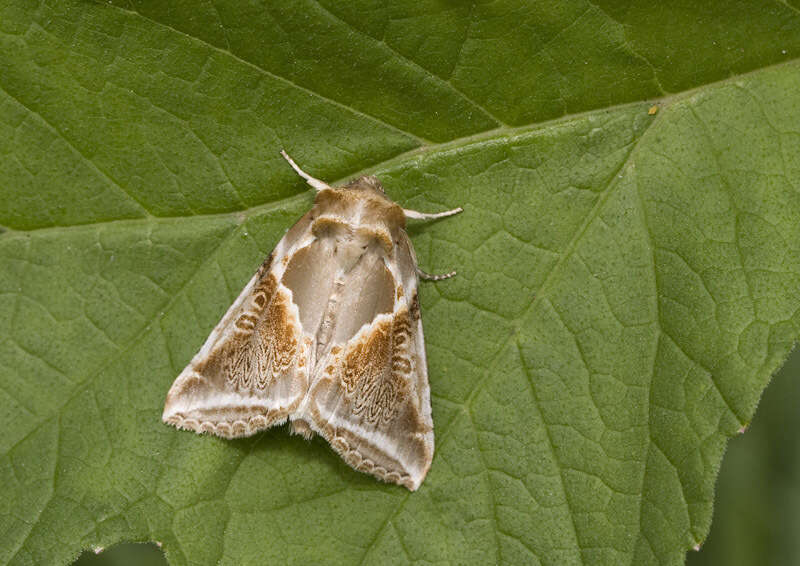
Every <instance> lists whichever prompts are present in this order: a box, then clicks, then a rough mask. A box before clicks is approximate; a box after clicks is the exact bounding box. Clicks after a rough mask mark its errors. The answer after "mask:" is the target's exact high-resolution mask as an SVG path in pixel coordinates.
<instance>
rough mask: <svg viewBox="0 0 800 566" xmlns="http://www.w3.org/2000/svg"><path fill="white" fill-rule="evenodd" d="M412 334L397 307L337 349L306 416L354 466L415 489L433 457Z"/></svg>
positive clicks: (311, 394) (406, 318)
mask: <svg viewBox="0 0 800 566" xmlns="http://www.w3.org/2000/svg"><path fill="white" fill-rule="evenodd" d="M412 332H413V327H412V324H411V320H410V317H409V312H408V308H407V307H406V306H405V304H403V303H401V306H400V308H399V310H397V311H395V312H394V313H392V314H386V315H380V316H378V317H377V318H376V320H375V321H374V322H373V323H372V324H371V325H370V326H369V327H366V328H364V329H362V331H360V332H359V333H358V334H356V336H354V337H353V339H352V340H350V342H348V344H347V345H346V346H345V347H344V348H343V349H342V348H335V349H334V351H333V352H332V354H331V357H330V358H329V359H328V363H327V366H326V367H325V368H324V370H323V373H322V375H321V376H320V377H319V378H318V379H317V380H316V382H315V383H314V385H313V386H312V388H311V391H309V397H308V405H307V410H306V412H305V415H304V416H305V417H306V418H308V419H310V421H311V426H312V428H314V429H315V430H316V431H317V432H319V434H321V435H322V436H323V437H325V439H326V440H328V442H329V443H330V444H331V446H332V447H333V448H334V449H335V450H336V451H337V452H338V453H339V454H340V455H341V456H342V458H343V459H344V460H345V461H346V462H347V463H348V464H349V465H351V466H352V467H353V468H355V469H357V470H360V471H363V472H367V473H370V474H373V475H375V476H377V477H379V478H381V479H383V480H384V481H388V482H392V483H397V484H400V485H404V486H406V487H408V488H409V489H412V490H414V489H416V488H417V487H418V486H419V484H420V483H421V482H422V480H423V479H424V477H425V474H426V473H427V471H428V468H429V467H430V463H431V459H432V457H433V425H432V422H431V420H430V410H428V411H425V410H424V408H423V407H422V406H421V398H422V396H421V395H420V394H419V392H418V391H417V390H416V389H417V381H416V378H415V370H416V367H415V366H416V359H415V354H414V349H413V345H412V344H413V335H412ZM425 386H427V383H426V384H425ZM426 414H427V415H428V416H427V418H426V416H425V415H426Z"/></svg>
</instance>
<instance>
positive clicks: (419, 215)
mask: <svg viewBox="0 0 800 566" xmlns="http://www.w3.org/2000/svg"><path fill="white" fill-rule="evenodd" d="M459 212H464V209H463V208H461V207H460V206H459V207H458V208H454V209H453V210H445V211H444V212H419V211H417V210H409V209H407V208H404V209H403V214H405V215H406V218H413V219H414V220H434V219H436V218H447V217H448V216H453V215H454V214H458V213H459Z"/></svg>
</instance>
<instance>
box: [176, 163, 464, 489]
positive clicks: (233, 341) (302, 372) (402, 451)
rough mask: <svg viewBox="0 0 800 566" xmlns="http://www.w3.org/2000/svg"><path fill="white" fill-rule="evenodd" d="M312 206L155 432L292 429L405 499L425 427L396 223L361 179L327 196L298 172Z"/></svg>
mask: <svg viewBox="0 0 800 566" xmlns="http://www.w3.org/2000/svg"><path fill="white" fill-rule="evenodd" d="M281 154H282V155H283V157H284V158H285V159H286V160H287V161H288V162H289V164H290V165H291V166H292V168H293V169H294V170H295V171H296V172H297V173H298V174H299V175H300V176H301V177H302V178H303V179H305V180H306V181H307V182H308V184H309V185H311V186H312V187H313V188H314V189H316V191H317V193H316V198H315V200H314V205H313V206H312V208H311V210H309V211H308V212H307V213H306V214H305V215H304V216H303V217H302V218H300V220H298V221H297V223H296V224H295V225H294V226H292V227H291V228H290V229H289V230H288V231H287V233H286V235H284V237H283V238H282V239H281V240H280V242H278V245H277V246H276V247H275V249H274V250H273V252H272V253H271V254H270V256H269V257H268V258H267V259H266V261H264V263H263V264H262V265H261V267H260V268H259V269H258V271H257V272H256V274H255V275H254V276H253V278H252V279H251V280H250V282H249V283H248V284H247V285H246V286H245V288H244V289H243V290H242V292H241V294H240V295H239V297H238V298H237V299H236V300H235V301H234V303H233V304H232V305H231V306H230V308H229V309H228V311H227V312H226V313H225V316H223V317H222V320H221V321H220V322H219V324H217V326H216V327H215V328H214V330H213V331H212V332H211V335H210V336H209V337H208V339H207V340H206V342H205V344H203V347H202V348H200V351H199V352H198V353H197V354H196V355H195V356H194V358H192V360H191V362H190V363H189V365H188V366H186V368H185V369H184V370H183V371H182V372H181V374H180V375H179V376H178V377H177V378H176V379H175V382H174V383H173V384H172V387H171V388H170V390H169V393H168V394H167V400H166V403H165V405H164V414H163V417H162V418H163V420H164V422H166V423H169V424H171V425H174V426H176V427H178V428H180V429H187V430H193V431H195V432H198V433H204V432H209V433H212V434H215V435H217V436H221V437H224V438H236V437H241V436H249V435H252V434H255V433H256V432H258V431H261V430H264V429H267V428H269V427H272V426H275V425H278V424H282V423H284V422H286V421H287V420H288V421H289V422H290V423H291V431H292V432H293V433H296V434H301V435H303V436H304V437H306V438H311V437H312V436H314V435H315V434H318V435H320V436H322V437H323V438H324V439H325V440H327V441H328V443H329V444H330V445H331V446H332V447H333V449H334V450H335V451H336V452H338V453H339V455H340V456H341V457H342V458H343V459H344V461H345V462H347V464H349V465H350V466H351V467H353V468H355V469H356V470H360V471H362V472H366V473H368V474H372V475H374V476H376V477H378V478H380V479H382V480H384V481H387V482H392V483H396V484H399V485H403V486H405V487H407V488H408V489H410V490H412V491H413V490H416V489H417V488H418V487H419V485H420V484H421V483H422V480H423V479H425V475H426V474H427V473H428V469H429V468H430V465H431V460H432V459H433V421H432V418H431V403H430V386H429V385H428V370H427V366H426V360H425V344H424V341H423V335H422V321H421V319H420V309H419V299H418V296H417V287H418V282H419V278H420V277H422V278H424V279H432V280H439V279H445V278H448V277H452V276H453V275H455V272H451V273H447V274H444V275H428V274H426V273H424V272H423V271H421V270H420V269H419V267H418V266H417V258H416V255H415V254H414V248H413V247H412V245H411V240H410V239H409V237H408V234H407V233H406V231H405V227H406V220H407V219H409V218H413V219H420V220H429V219H435V218H443V217H446V216H451V215H453V214H457V213H459V212H461V211H462V210H461V208H455V209H453V210H448V211H446V212H440V213H436V214H426V213H422V212H417V211H414V210H406V209H403V208H402V207H400V206H399V205H398V204H396V203H395V202H393V201H392V200H391V199H390V198H389V197H387V196H386V194H385V193H384V191H383V187H382V186H381V183H380V181H379V180H378V179H377V178H375V177H372V176H364V177H359V178H358V179H355V180H354V181H352V182H350V183H349V184H347V185H345V186H341V187H331V186H329V185H327V184H326V183H324V182H323V181H320V180H319V179H315V178H314V177H311V176H310V175H308V174H307V173H305V172H304V171H303V170H302V169H300V167H298V166H297V164H296V163H295V162H294V161H292V159H291V158H290V157H289V156H288V155H287V154H286V152H283V151H282V152H281Z"/></svg>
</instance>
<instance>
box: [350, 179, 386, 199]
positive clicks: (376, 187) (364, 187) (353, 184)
mask: <svg viewBox="0 0 800 566" xmlns="http://www.w3.org/2000/svg"><path fill="white" fill-rule="evenodd" d="M345 187H346V188H348V189H351V190H354V191H373V192H376V193H378V194H380V195H381V196H385V195H386V192H385V191H384V190H383V185H381V182H380V181H379V180H378V178H377V177H373V176H372V175H364V176H363V177H359V178H358V179H353V180H352V181H350V182H349V183H347V185H345Z"/></svg>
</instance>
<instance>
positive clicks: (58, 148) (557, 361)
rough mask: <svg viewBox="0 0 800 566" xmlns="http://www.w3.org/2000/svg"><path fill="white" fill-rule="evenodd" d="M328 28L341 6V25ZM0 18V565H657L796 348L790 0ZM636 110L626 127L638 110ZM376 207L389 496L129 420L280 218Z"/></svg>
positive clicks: (798, 252)
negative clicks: (396, 259)
mask: <svg viewBox="0 0 800 566" xmlns="http://www.w3.org/2000/svg"><path fill="white" fill-rule="evenodd" d="M340 4H341V5H340ZM384 4H385V3H383V2H377V1H375V2H371V3H370V2H347V3H336V2H333V1H331V0H319V1H316V2H315V1H296V2H295V1H290V2H262V3H251V4H248V5H242V4H240V3H235V2H228V1H225V0H213V1H212V2H207V3H203V4H199V5H194V3H189V2H185V3H184V2H170V3H163V2H155V1H152V2H138V1H132V2H128V1H124V2H123V1H120V2H117V3H103V4H91V3H86V2H78V1H74V0H73V1H69V0H67V1H63V0H62V1H58V2H56V1H52V2H48V1H45V0H43V1H41V2H34V1H32V0H31V1H25V0H9V1H7V2H4V3H3V4H2V5H0V225H2V226H4V228H3V229H2V230H3V233H2V234H1V235H0V328H3V331H2V333H0V409H1V410H0V426H2V430H4V434H3V435H2V437H0V485H2V488H1V489H2V492H0V533H2V535H0V560H2V561H3V562H6V563H13V564H58V563H66V562H68V561H69V560H70V559H71V558H74V557H75V556H77V555H78V553H79V551H80V550H81V549H84V548H87V547H90V546H109V545H111V544H113V543H115V542H117V541H120V540H137V541H144V540H157V541H160V542H162V543H163V548H164V550H165V552H166V554H167V557H168V559H169V560H170V562H171V563H172V564H189V563H191V564H216V563H220V564H272V563H286V562H291V563H294V564H312V563H313V564H351V563H361V564H384V563H400V564H402V563H412V562H416V563H422V562H425V563H455V564H489V563H505V564H613V565H616V564H637V565H639V564H663V563H666V564H680V563H682V562H683V558H684V552H685V550H686V549H687V548H690V547H693V546H695V545H696V544H698V543H699V542H701V541H703V539H704V538H705V536H706V534H707V532H708V529H709V524H710V520H711V512H712V499H713V488H714V478H715V476H716V472H717V469H718V467H719V463H720V460H721V457H722V453H723V450H724V447H725V443H726V440H727V438H728V437H730V436H731V435H733V434H735V433H736V432H737V430H738V429H739V428H740V427H741V426H742V425H744V424H746V423H748V422H749V421H750V419H751V418H752V415H753V412H754V410H755V406H756V403H757V401H758V399H759V396H760V394H761V392H762V390H763V388H764V387H765V385H766V383H767V382H768V380H769V378H770V375H771V374H772V373H773V372H774V371H775V370H776V369H777V368H778V366H779V365H780V364H781V362H782V361H783V360H784V359H785V357H786V355H787V354H788V352H789V350H790V348H791V346H792V344H793V343H794V341H795V340H796V339H797V337H798V330H800V327H799V326H800V314H798V313H800V291H798V289H800V181H798V178H799V177H800V157H798V156H800V96H799V95H798V94H797V93H798V88H797V85H798V84H800V63H798V60H797V59H796V57H797V53H798V52H800V8H799V7H798V6H797V5H796V4H795V5H793V4H792V2H771V3H767V4H759V5H755V4H753V3H749V2H705V3H703V5H702V6H693V5H688V4H679V3H676V2H673V3H666V4H665V3H661V4H659V5H656V4H653V3H652V2H638V3H627V4H624V5H623V4H622V3H617V2H604V1H603V2H596V3H592V4H590V3H582V2H573V3H563V2H548V3H536V4H533V3H527V2H513V1H503V0H501V1H499V2H488V3H475V4H469V5H466V4H465V5H462V4H459V3H449V4H445V3H441V2H434V1H432V0H431V1H423V2H416V1H415V2H411V1H408V2H406V1H400V2H393V3H391V4H392V5H391V6H385V5H384ZM651 107H653V109H654V110H656V112H655V114H653V113H651V112H649V111H648V110H649V109H650V108H651ZM281 148H285V149H286V150H287V151H289V153H290V154H292V156H293V157H294V158H295V159H296V160H297V161H298V163H300V164H301V165H302V166H303V167H304V168H305V169H306V170H308V171H309V172H311V173H312V174H314V175H315V176H317V177H319V178H322V179H325V180H328V181H331V182H333V181H337V180H343V179H346V178H350V177H353V176H355V175H357V174H359V173H360V172H364V171H369V172H372V173H376V174H378V175H379V176H380V177H381V178H382V179H383V180H384V182H385V185H386V187H387V191H388V193H389V194H390V195H391V196H392V197H393V198H394V199H396V200H397V201H398V202H400V203H402V204H403V205H404V206H406V207H409V208H416V209H420V210H431V211H437V210H442V209H444V208H449V207H453V206H458V205H460V206H463V207H464V209H465V212H464V214H462V215H459V216H458V217H455V218H452V219H448V220H445V221H442V222H438V223H434V224H429V225H416V226H414V227H412V229H411V234H412V238H413V240H414V243H415V246H416V248H417V251H418V255H419V257H420V263H421V267H422V268H423V269H425V270H428V271H446V270H449V269H453V268H455V269H458V271H459V275H458V277H456V278H455V279H453V280H448V281H444V282H440V283H432V284H427V285H425V286H424V287H423V291H422V311H423V319H424V324H425V330H426V337H427V349H428V354H429V373H430V376H431V391H432V397H433V414H434V422H435V427H436V442H437V447H436V456H435V458H434V462H433V466H432V468H431V472H430V474H429V476H428V478H427V480H426V481H425V483H424V484H423V485H422V487H421V489H420V490H419V491H418V492H416V493H410V492H408V491H406V490H404V489H402V488H399V487H396V486H389V485H385V484H382V483H380V482H378V481H376V480H374V479H373V478H371V477H369V476H366V475H363V474H360V473H358V472H355V471H353V470H351V469H350V468H348V467H347V466H346V464H344V463H343V462H342V461H341V460H340V459H339V458H338V457H337V456H336V454H335V453H334V452H333V451H332V450H330V449H329V447H328V446H326V445H325V444H324V442H322V441H320V440H315V441H312V442H310V443H308V442H306V441H304V440H302V439H301V438H299V437H291V436H289V435H288V434H287V430H286V429H285V427H279V428H278V429H275V430H271V431H269V432H266V433H264V434H260V435H258V436H256V437H254V438H251V439H245V440H240V441H234V442H230V441H224V440H221V439H218V438H211V437H201V436H198V435H194V434H190V433H185V432H178V431H176V430H174V429H172V428H171V427H167V426H164V425H163V424H162V423H161V422H160V413H161V409H162V406H163V401H164V396H165V394H166V391H167V389H168V387H169V385H170V384H171V382H172V380H173V379H174V377H175V376H176V375H177V374H178V372H179V371H180V370H181V369H182V368H183V367H184V365H185V364H186V363H187V362H188V360H189V359H190V358H191V356H192V355H193V354H194V353H195V351H196V350H197V349H198V348H199V346H200V345H201V344H202V342H203V340H204V339H205V337H206V336H207V335H208V333H209V331H210V330H211V328H213V326H214V324H216V322H217V321H218V320H219V318H220V316H221V315H222V313H223V312H224V311H225V309H226V308H227V306H228V305H229V304H230V302H231V301H232V300H233V298H234V297H235V296H236V295H237V293H238V292H239V290H240V289H241V287H242V286H243V285H244V284H245V282H246V281H247V280H248V279H249V277H250V276H251V275H252V273H253V271H254V270H255V269H256V267H257V266H258V265H259V264H260V262H261V261H262V260H263V258H264V256H266V255H267V254H268V253H269V251H270V250H271V248H272V247H273V246H274V245H275V243H276V242H277V241H278V239H279V238H280V237H281V235H282V234H283V233H284V230H286V228H287V227H288V226H290V225H291V223H292V222H293V221H294V220H295V219H296V218H298V217H299V216H300V215H301V214H302V213H303V211H304V210H306V209H307V208H308V206H309V204H310V202H311V199H312V195H311V194H310V192H309V191H308V190H306V187H304V185H303V183H302V182H301V180H300V179H298V178H297V177H296V176H295V175H294V173H293V172H292V171H291V170H290V169H289V168H288V167H287V166H286V164H285V163H283V162H282V161H281V159H280V157H279V155H278V151H279V150H280V149H281Z"/></svg>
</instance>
